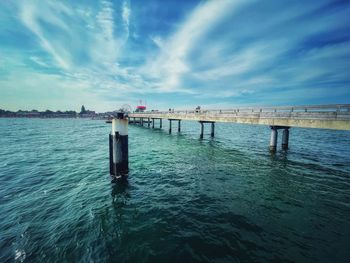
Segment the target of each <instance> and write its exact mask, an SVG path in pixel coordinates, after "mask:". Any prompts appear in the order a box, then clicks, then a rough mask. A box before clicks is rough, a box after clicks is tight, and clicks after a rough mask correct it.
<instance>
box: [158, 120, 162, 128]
mask: <svg viewBox="0 0 350 263" xmlns="http://www.w3.org/2000/svg"><path fill="white" fill-rule="evenodd" d="M159 128H160V129H161V128H162V119H159Z"/></svg>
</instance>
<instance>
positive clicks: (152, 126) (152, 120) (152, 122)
mask: <svg viewBox="0 0 350 263" xmlns="http://www.w3.org/2000/svg"><path fill="white" fill-rule="evenodd" d="M152 129H154V119H153V118H152Z"/></svg>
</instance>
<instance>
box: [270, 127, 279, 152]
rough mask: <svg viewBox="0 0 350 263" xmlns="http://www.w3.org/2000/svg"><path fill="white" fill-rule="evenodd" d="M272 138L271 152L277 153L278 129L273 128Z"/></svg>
mask: <svg viewBox="0 0 350 263" xmlns="http://www.w3.org/2000/svg"><path fill="white" fill-rule="evenodd" d="M270 128H271V138H270V147H269V149H270V152H276V146H277V135H278V132H277V127H275V126H271V127H270Z"/></svg>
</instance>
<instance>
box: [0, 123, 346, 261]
mask: <svg viewBox="0 0 350 263" xmlns="http://www.w3.org/2000/svg"><path fill="white" fill-rule="evenodd" d="M166 124H167V123H166V122H164V123H163V126H164V129H163V130H159V129H155V130H152V129H148V128H146V127H144V128H143V127H137V126H132V125H129V154H130V155H129V160H130V173H129V178H128V180H127V181H125V182H117V183H113V182H111V178H110V176H109V166H108V133H109V130H110V124H105V123H104V121H97V120H78V119H72V120H69V119H68V120H64V119H49V120H44V119H0V147H1V148H0V262H64V261H67V262H68V261H69V262H72V261H75V262H92V261H94V262H194V261H201V262H209V261H210V262H282V261H283V262H350V249H349V248H350V203H349V201H350V132H348V131H330V130H317V129H298V128H292V129H291V131H290V149H289V150H288V151H287V152H285V151H282V150H280V142H281V137H279V150H278V152H277V153H276V154H275V155H271V154H270V153H269V152H268V143H269V136H270V129H269V128H268V127H267V126H254V125H239V124H217V125H216V137H215V138H214V139H210V138H209V135H208V134H206V135H205V137H204V139H203V140H200V139H199V124H198V123H195V122H182V132H181V133H180V134H178V133H177V132H173V134H171V135H169V134H168V133H167V126H166ZM176 128H177V127H176V124H175V125H173V130H176ZM209 130H210V129H209V126H208V127H206V132H208V133H209ZM280 135H281V134H280ZM280 135H279V136H280Z"/></svg>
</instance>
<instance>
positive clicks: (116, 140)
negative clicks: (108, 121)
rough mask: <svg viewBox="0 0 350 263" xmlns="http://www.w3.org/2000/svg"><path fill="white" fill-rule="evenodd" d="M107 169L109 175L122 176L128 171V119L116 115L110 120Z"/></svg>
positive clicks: (121, 114)
mask: <svg viewBox="0 0 350 263" xmlns="http://www.w3.org/2000/svg"><path fill="white" fill-rule="evenodd" d="M109 162H110V164H109V167H110V174H111V175H124V174H125V173H127V172H128V169H129V149H128V119H127V118H125V117H124V113H118V114H117V117H116V118H114V119H113V120H112V132H111V134H110V136H109Z"/></svg>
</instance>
